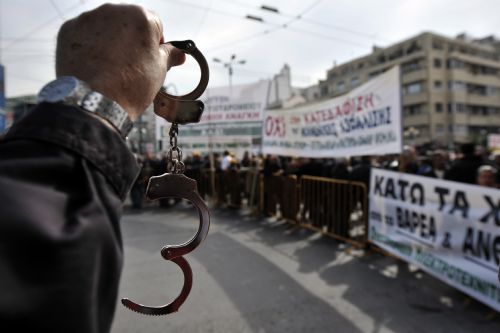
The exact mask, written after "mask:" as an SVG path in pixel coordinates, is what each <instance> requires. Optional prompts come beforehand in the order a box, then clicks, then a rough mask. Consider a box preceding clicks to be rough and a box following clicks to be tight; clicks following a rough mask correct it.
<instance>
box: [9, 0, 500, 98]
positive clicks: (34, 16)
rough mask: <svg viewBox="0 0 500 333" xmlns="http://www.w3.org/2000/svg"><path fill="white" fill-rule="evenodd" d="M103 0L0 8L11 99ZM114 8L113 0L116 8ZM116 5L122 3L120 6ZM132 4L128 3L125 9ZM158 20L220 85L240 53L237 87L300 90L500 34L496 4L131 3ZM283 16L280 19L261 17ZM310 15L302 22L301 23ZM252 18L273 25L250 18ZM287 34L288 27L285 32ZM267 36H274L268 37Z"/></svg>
mask: <svg viewBox="0 0 500 333" xmlns="http://www.w3.org/2000/svg"><path fill="white" fill-rule="evenodd" d="M104 2H105V1H98V0H0V19H1V21H0V41H1V58H0V62H1V63H2V64H3V65H4V66H5V68H6V94H7V97H13V96H18V95H22V94H33V93H36V92H38V90H39V89H40V87H41V86H42V85H43V84H44V83H46V82H48V81H50V80H52V79H53V78H54V76H55V74H54V46H55V42H54V41H55V36H56V33H57V30H58V29H59V27H60V25H61V24H62V22H63V21H64V20H66V19H69V18H72V17H74V16H76V15H78V14H79V13H81V12H83V11H86V10H89V9H92V8H95V7H97V6H98V5H100V4H102V3H104ZM108 2H109V1H108ZM112 2H114V1H112ZM118 2H123V1H118ZM130 3H136V4H140V5H143V6H145V7H146V8H148V9H151V10H153V11H155V12H156V13H158V15H159V16H160V17H161V19H162V21H163V25H164V28H165V39H166V40H183V39H193V40H194V41H195V42H196V44H197V45H198V48H199V49H200V50H201V51H202V52H203V53H204V54H205V56H206V57H207V60H209V64H210V65H211V66H210V67H211V77H210V85H211V86H221V85H226V84H227V82H228V75H227V71H226V70H225V69H224V68H223V67H222V65H220V64H217V63H214V62H213V61H212V59H213V58H214V57H217V58H220V59H222V60H227V59H229V58H230V56H231V54H236V57H237V60H238V59H241V60H246V64H244V65H236V66H235V70H234V77H233V82H234V83H246V82H253V81H256V80H258V79H265V78H269V77H272V75H273V74H275V73H277V72H278V71H279V70H280V68H281V67H282V66H283V64H284V63H288V64H289V65H290V66H291V69H292V80H293V82H292V83H293V84H294V85H295V86H308V85H312V84H314V83H316V82H317V81H318V79H323V78H324V77H325V74H326V70H327V69H329V68H331V67H332V66H333V63H334V62H336V63H337V64H341V63H343V62H346V61H348V60H350V59H352V58H355V57H359V56H363V55H366V54H368V53H370V52H371V48H372V45H374V44H376V45H378V46H388V45H391V44H393V43H395V42H398V41H401V40H403V39H406V38H408V37H411V36H414V35H417V34H419V33H420V32H422V31H433V32H437V33H440V34H443V35H445V36H450V37H451V36H455V35H457V34H458V33H461V32H467V33H468V34H470V35H472V36H474V37H482V36H486V35H491V34H496V35H500V18H499V15H498V14H499V13H500V1H497V0H489V1H487V0H484V1H481V0H474V1H472V0H411V1H410V0H406V1H404V0H365V1H361V0H335V1H333V0H322V1H321V0H262V1H261V0H144V1H130ZM262 4H265V5H268V6H272V7H275V8H277V9H279V11H280V14H274V13H271V12H265V11H262V10H260V9H259V7H260V6H261V5H262ZM301 13H303V15H302V17H301V18H300V19H297V18H296V16H297V15H299V14H301ZM247 14H250V15H254V16H258V17H261V18H262V19H263V20H264V23H262V22H257V21H251V20H248V19H245V16H246V15H247ZM285 23H287V25H286V26H287V27H286V28H283V24H285ZM265 31H267V33H265ZM198 76H199V73H198V71H197V67H196V65H195V63H194V62H193V61H191V60H190V61H188V63H187V64H186V66H182V67H180V68H176V69H174V70H172V71H171V72H170V73H169V75H168V76H167V83H174V84H175V85H176V86H177V87H178V92H179V93H183V92H187V91H189V90H191V88H192V87H194V86H195V85H196V83H197V78H198Z"/></svg>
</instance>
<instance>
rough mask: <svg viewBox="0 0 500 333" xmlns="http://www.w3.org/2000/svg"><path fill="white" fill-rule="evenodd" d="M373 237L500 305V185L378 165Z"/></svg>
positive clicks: (372, 210) (498, 307)
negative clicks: (449, 179)
mask: <svg viewBox="0 0 500 333" xmlns="http://www.w3.org/2000/svg"><path fill="white" fill-rule="evenodd" d="M368 229H369V230H368V237H369V240H370V241H371V242H373V243H375V244H376V245H378V246H379V247H381V248H382V249H384V250H386V251H387V252H389V253H392V254H394V255H396V256H398V257H400V258H402V259H403V260H405V261H407V262H409V263H412V264H415V265H417V266H418V267H420V268H421V269H423V270H424V271H426V272H428V273H429V274H431V275H433V276H435V277H436V278H438V279H441V280H443V281H444V282H446V283H448V284H450V285H452V286H454V287H455V288H457V289H460V290H461V291H463V292H464V293H466V294H468V295H470V296H472V297H474V298H476V299H478V300H479V301H481V302H484V303H485V304H487V305H489V306H491V307H492V308H494V309H496V310H500V283H499V282H498V277H497V275H498V266H499V264H500V190H498V189H493V188H487V187H480V186H475V185H468V184H461V183H457V182H451V181H444V180H439V179H434V178H427V177H421V176H414V175H408V174H403V173H397V172H392V171H385V170H380V169H373V170H372V174H371V188H370V211H369V228H368Z"/></svg>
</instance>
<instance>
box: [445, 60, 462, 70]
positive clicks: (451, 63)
mask: <svg viewBox="0 0 500 333" xmlns="http://www.w3.org/2000/svg"><path fill="white" fill-rule="evenodd" d="M446 67H447V68H463V67H464V63H463V61H460V60H458V59H454V58H451V59H448V60H447V61H446Z"/></svg>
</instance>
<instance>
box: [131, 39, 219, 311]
mask: <svg viewBox="0 0 500 333" xmlns="http://www.w3.org/2000/svg"><path fill="white" fill-rule="evenodd" d="M168 44H171V45H172V46H174V47H176V48H178V49H180V50H182V51H183V52H184V53H186V54H189V55H191V56H192V57H193V58H194V59H195V60H196V61H197V62H198V65H199V66H200V70H201V77H200V82H199V83H198V86H197V87H196V88H195V89H194V90H193V91H192V92H190V93H189V94H186V95H183V96H173V95H170V94H168V93H167V92H166V91H165V90H164V89H162V90H160V92H158V94H157V95H156V97H155V99H154V102H153V103H154V112H155V113H156V114H157V115H158V116H160V117H162V118H164V119H166V120H167V121H168V122H170V123H172V126H171V128H170V132H169V134H170V146H171V147H170V150H169V152H168V155H167V159H168V166H167V169H168V173H165V174H163V175H161V176H155V177H151V178H150V179H149V183H148V187H147V190H146V196H147V198H148V199H150V200H156V199H160V198H177V199H187V200H188V201H190V202H191V203H192V204H193V205H194V207H196V209H197V211H198V214H199V218H200V224H199V227H198V231H197V232H196V234H195V235H194V237H193V238H191V240H189V241H187V242H185V243H183V244H180V245H165V246H164V247H163V248H162V250H161V256H162V257H163V258H164V259H165V260H168V261H172V262H174V263H176V264H177V266H179V267H180V268H181V270H182V273H183V275H184V285H183V287H182V290H181V292H180V294H179V296H177V298H175V299H174V300H173V301H172V302H170V303H168V304H165V305H162V306H149V305H143V304H139V303H137V302H134V301H132V300H130V299H128V298H123V299H122V304H123V305H124V306H125V307H127V308H129V309H130V310H132V311H135V312H139V313H142V314H145V315H166V314H169V313H172V312H177V311H178V310H179V307H180V306H181V305H182V304H183V303H184V301H185V300H186V299H187V297H188V295H189V293H190V291H191V287H192V284H193V274H192V270H191V266H190V265H189V263H188V262H187V260H186V259H185V258H184V257H183V256H184V255H186V254H188V253H190V252H191V251H193V250H194V249H196V248H197V247H198V245H200V243H201V242H202V241H203V240H204V239H205V237H206V236H207V234H208V229H209V226H210V214H209V211H208V207H207V205H206V204H205V202H204V201H203V199H202V197H201V196H200V195H199V194H198V191H197V186H196V180H194V179H191V178H188V177H186V176H185V175H184V170H185V167H184V163H183V162H182V151H181V149H180V148H179V147H178V146H177V134H178V132H179V129H178V125H179V124H180V125H184V124H189V123H197V122H199V121H200V118H201V114H202V113H203V109H204V105H203V102H201V101H198V100H196V99H197V98H199V97H200V96H201V94H203V92H204V91H205V88H206V87H207V84H208V78H209V69H208V64H207V61H206V59H205V57H204V56H203V54H202V53H201V52H200V51H199V50H198V49H197V48H196V45H195V44H194V42H193V41H191V40H186V41H173V42H168Z"/></svg>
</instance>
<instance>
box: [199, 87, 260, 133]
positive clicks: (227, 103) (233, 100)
mask: <svg viewBox="0 0 500 333" xmlns="http://www.w3.org/2000/svg"><path fill="white" fill-rule="evenodd" d="M268 89H269V81H268V80H263V81H259V82H256V83H251V84H242V85H236V86H232V87H228V86H225V87H215V88H208V89H207V90H205V93H204V94H203V95H202V96H201V98H200V99H201V100H202V101H203V102H204V103H205V111H203V115H202V117H201V121H200V123H201V124H206V123H208V122H212V123H227V122H233V123H234V122H242V121H261V120H262V116H263V111H264V109H265V108H266V99H267V92H268Z"/></svg>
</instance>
